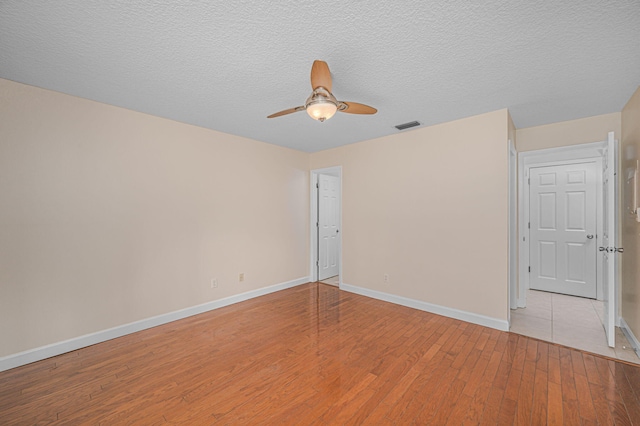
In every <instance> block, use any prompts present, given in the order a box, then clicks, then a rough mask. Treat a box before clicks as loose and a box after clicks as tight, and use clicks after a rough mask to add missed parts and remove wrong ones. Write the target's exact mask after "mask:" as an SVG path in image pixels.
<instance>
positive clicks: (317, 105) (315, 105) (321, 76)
mask: <svg viewBox="0 0 640 426" xmlns="http://www.w3.org/2000/svg"><path fill="white" fill-rule="evenodd" d="M311 88H312V89H313V93H311V96H309V97H308V98H307V100H306V102H305V103H304V105H303V106H298V107H295V108H289V109H285V110H284V111H280V112H276V113H275V114H271V115H270V116H268V117H267V118H275V117H280V116H282V115H287V114H291V113H294V112H298V111H305V110H306V111H307V114H309V116H310V117H311V118H313V119H314V120H318V121H325V120H328V119H330V118H331V117H333V115H334V114H335V113H336V111H339V112H346V113H348V114H375V113H376V112H378V110H377V109H375V108H372V107H370V106H368V105H364V104H359V103H356V102H342V101H339V100H337V99H336V98H335V96H333V94H332V93H331V73H330V72H329V65H327V63H326V62H324V61H318V60H316V61H313V66H312V67H311Z"/></svg>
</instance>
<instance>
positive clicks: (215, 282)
mask: <svg viewBox="0 0 640 426" xmlns="http://www.w3.org/2000/svg"><path fill="white" fill-rule="evenodd" d="M211 288H218V280H217V279H216V278H211Z"/></svg>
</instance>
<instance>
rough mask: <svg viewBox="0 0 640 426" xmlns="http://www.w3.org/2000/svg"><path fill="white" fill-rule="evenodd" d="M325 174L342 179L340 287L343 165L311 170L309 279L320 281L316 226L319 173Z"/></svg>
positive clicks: (340, 272)
mask: <svg viewBox="0 0 640 426" xmlns="http://www.w3.org/2000/svg"><path fill="white" fill-rule="evenodd" d="M321 174H325V175H331V176H335V177H337V178H338V179H340V220H339V222H340V228H339V229H340V242H339V243H340V244H339V247H338V262H339V264H338V279H339V282H338V287H340V285H341V283H342V239H343V235H344V229H343V227H342V200H343V197H342V193H343V192H342V166H334V167H325V168H322V169H315V170H311V176H310V179H309V185H310V190H309V195H310V198H311V199H310V200H309V225H310V226H309V279H310V281H313V282H315V281H318V268H317V267H316V260H317V259H318V230H317V228H316V227H315V226H314V225H315V223H316V222H318V188H316V184H317V183H318V175H321Z"/></svg>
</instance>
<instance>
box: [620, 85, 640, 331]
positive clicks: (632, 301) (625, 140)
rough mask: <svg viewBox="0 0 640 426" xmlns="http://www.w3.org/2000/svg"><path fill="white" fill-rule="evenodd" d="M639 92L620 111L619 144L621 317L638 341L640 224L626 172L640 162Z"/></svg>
mask: <svg viewBox="0 0 640 426" xmlns="http://www.w3.org/2000/svg"><path fill="white" fill-rule="evenodd" d="M639 153H640V88H638V90H636V92H635V93H634V94H633V96H632V97H631V99H630V100H629V102H628V103H627V105H626V106H625V107H624V109H623V110H622V142H621V149H620V154H621V158H622V162H621V167H620V171H621V175H622V179H621V182H620V184H621V185H620V186H621V187H622V191H621V192H622V194H623V196H622V206H621V207H622V208H621V216H622V226H621V228H622V230H621V233H622V244H621V245H620V246H621V247H624V254H623V255H622V256H620V257H621V261H622V317H623V318H624V320H625V321H626V323H627V324H628V325H629V327H630V328H631V330H632V331H633V334H634V335H635V336H636V338H640V262H638V259H640V223H639V222H637V221H636V219H635V218H636V216H635V215H633V214H631V212H630V210H632V209H634V208H635V207H637V206H635V207H633V206H632V204H633V203H632V196H631V195H632V193H633V192H632V191H629V189H630V188H628V187H627V178H628V177H629V172H632V171H633V169H634V168H635V166H636V161H637V160H638V159H639V158H640V156H639Z"/></svg>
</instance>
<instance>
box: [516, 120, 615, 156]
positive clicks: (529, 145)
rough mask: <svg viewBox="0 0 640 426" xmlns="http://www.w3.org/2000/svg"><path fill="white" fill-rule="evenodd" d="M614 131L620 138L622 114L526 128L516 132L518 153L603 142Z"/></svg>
mask: <svg viewBox="0 0 640 426" xmlns="http://www.w3.org/2000/svg"><path fill="white" fill-rule="evenodd" d="M612 130H613V131H614V132H615V134H616V139H618V138H620V113H619V112H614V113H611V114H604V115H597V116H595V117H587V118H581V119H578V120H571V121H562V122H560V123H553V124H547V125H544V126H535V127H526V128H524V129H518V130H517V131H516V137H517V139H518V143H517V145H516V147H517V149H518V152H523V151H533V150H536V149H545V148H557V147H559V146H567V145H576V144H581V143H589V142H602V141H604V140H606V139H607V133H609V132H610V131H612Z"/></svg>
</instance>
